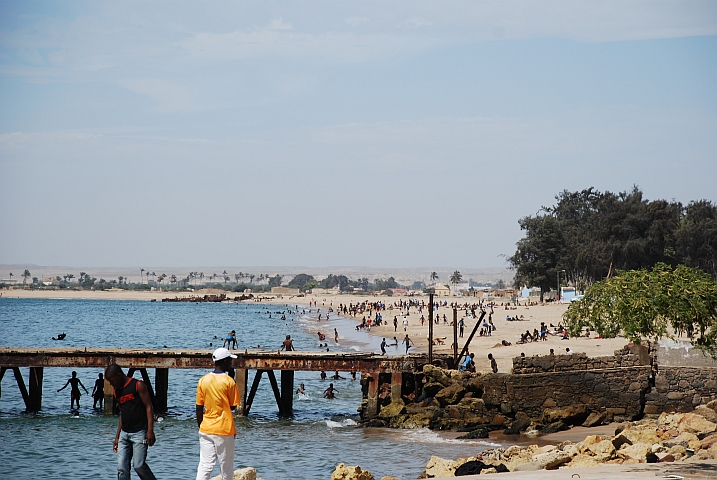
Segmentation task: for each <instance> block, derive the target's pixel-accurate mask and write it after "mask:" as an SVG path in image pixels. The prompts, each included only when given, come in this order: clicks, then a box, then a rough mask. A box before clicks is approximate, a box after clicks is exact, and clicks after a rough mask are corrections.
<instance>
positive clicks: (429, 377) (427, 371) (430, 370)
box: [423, 364, 459, 387]
mask: <svg viewBox="0 0 717 480" xmlns="http://www.w3.org/2000/svg"><path fill="white" fill-rule="evenodd" d="M448 372H449V371H448V370H443V369H442V368H440V367H436V366H434V365H430V364H429V365H424V366H423V377H424V379H425V382H426V383H433V382H437V383H440V384H441V385H443V386H444V387H447V386H448V385H451V384H453V383H454V382H457V381H459V379H458V378H456V379H455V380H454V379H453V378H451V377H450V375H448Z"/></svg>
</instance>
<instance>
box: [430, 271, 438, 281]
mask: <svg viewBox="0 0 717 480" xmlns="http://www.w3.org/2000/svg"><path fill="white" fill-rule="evenodd" d="M436 280H438V274H437V273H436V272H431V281H433V283H435V282H436Z"/></svg>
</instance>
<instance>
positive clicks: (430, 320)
mask: <svg viewBox="0 0 717 480" xmlns="http://www.w3.org/2000/svg"><path fill="white" fill-rule="evenodd" d="M428 302H429V303H430V304H431V307H430V308H429V309H428V363H430V364H433V294H432V293H430V294H428Z"/></svg>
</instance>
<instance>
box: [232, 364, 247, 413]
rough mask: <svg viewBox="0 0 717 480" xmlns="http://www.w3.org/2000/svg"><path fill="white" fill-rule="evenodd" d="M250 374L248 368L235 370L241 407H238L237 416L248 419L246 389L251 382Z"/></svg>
mask: <svg viewBox="0 0 717 480" xmlns="http://www.w3.org/2000/svg"><path fill="white" fill-rule="evenodd" d="M248 373H249V371H248V370H247V369H246V368H237V369H236V370H235V375H236V378H235V381H236V383H237V387H239V406H238V407H237V415H239V416H242V417H246V396H247V391H246V387H247V384H248V380H249V379H248Z"/></svg>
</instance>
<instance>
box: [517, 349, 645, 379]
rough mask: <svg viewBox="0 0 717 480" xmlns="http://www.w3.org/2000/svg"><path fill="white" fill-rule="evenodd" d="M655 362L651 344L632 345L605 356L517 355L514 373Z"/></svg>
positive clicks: (628, 365)
mask: <svg viewBox="0 0 717 480" xmlns="http://www.w3.org/2000/svg"><path fill="white" fill-rule="evenodd" d="M655 362H656V359H655V350H654V349H652V348H651V346H650V345H631V346H625V347H624V348H622V349H620V350H617V351H615V354H614V355H610V356H605V357H588V356H587V355H586V354H584V353H574V354H572V355H548V356H534V357H516V358H514V359H513V374H514V375H522V374H528V373H547V372H574V371H581V370H603V369H610V368H627V367H642V366H646V365H653V364H654V363H655Z"/></svg>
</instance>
